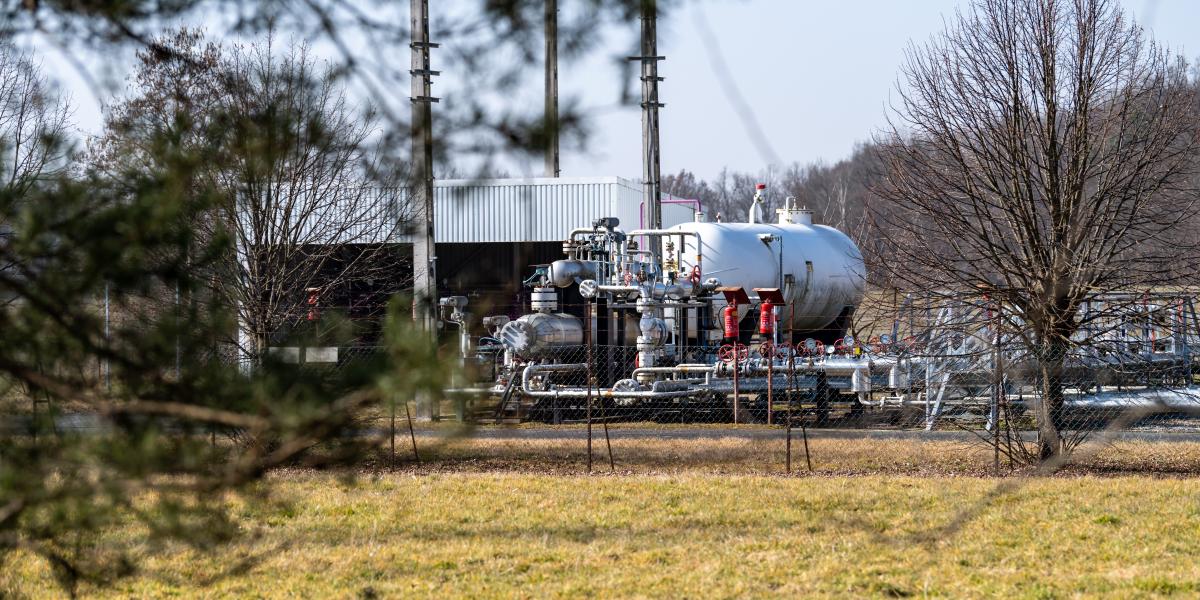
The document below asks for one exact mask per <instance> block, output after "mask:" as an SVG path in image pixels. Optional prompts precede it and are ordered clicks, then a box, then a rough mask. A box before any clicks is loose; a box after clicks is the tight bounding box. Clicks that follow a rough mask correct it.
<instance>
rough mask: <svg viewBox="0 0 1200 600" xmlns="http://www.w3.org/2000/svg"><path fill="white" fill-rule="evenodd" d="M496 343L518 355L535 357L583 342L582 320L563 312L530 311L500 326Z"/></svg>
mask: <svg viewBox="0 0 1200 600" xmlns="http://www.w3.org/2000/svg"><path fill="white" fill-rule="evenodd" d="M498 337H499V338H500V343H501V344H504V347H505V348H507V349H508V350H511V351H512V352H514V353H516V354H517V355H518V356H523V357H526V358H536V357H541V356H545V355H547V354H549V353H550V352H551V351H552V350H554V349H555V348H561V347H564V346H579V345H582V344H583V322H582V321H580V320H579V317H575V316H573V315H568V314H564V313H534V314H530V315H525V316H523V317H521V318H519V319H517V320H515V321H510V322H508V323H506V324H505V325H504V327H502V328H501V329H500V334H499V336H498Z"/></svg>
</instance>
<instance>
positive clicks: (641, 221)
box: [638, 199, 703, 229]
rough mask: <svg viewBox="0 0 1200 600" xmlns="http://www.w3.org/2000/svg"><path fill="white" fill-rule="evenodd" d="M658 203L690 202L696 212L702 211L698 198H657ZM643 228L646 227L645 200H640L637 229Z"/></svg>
mask: <svg viewBox="0 0 1200 600" xmlns="http://www.w3.org/2000/svg"><path fill="white" fill-rule="evenodd" d="M658 203H659V204H691V205H693V206H695V207H696V212H701V211H703V209H702V208H701V207H700V200H699V199H691V200H684V199H679V200H659V201H658ZM645 228H646V201H645V200H642V202H641V203H640V204H638V229H645Z"/></svg>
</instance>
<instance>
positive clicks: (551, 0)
mask: <svg viewBox="0 0 1200 600" xmlns="http://www.w3.org/2000/svg"><path fill="white" fill-rule="evenodd" d="M545 121H546V177H558V174H559V173H560V172H561V171H560V169H559V166H558V0H546V116H545Z"/></svg>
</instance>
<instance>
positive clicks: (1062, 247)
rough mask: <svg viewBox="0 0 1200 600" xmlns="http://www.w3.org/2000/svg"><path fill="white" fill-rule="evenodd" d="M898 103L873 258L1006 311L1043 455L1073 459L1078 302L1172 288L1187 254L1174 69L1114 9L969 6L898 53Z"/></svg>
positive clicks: (1084, 0) (892, 272)
mask: <svg viewBox="0 0 1200 600" xmlns="http://www.w3.org/2000/svg"><path fill="white" fill-rule="evenodd" d="M898 96H899V100H898V104H897V106H896V107H895V110H894V118H893V120H892V123H891V127H890V130H889V131H888V132H887V134H886V135H885V136H883V139H882V140H880V144H881V146H882V147H881V152H882V156H883V159H884V161H885V166H886V178H885V179H884V180H883V181H882V182H881V184H880V185H879V187H878V189H877V190H876V191H877V193H878V194H879V195H880V196H881V198H882V200H881V201H876V202H872V203H871V205H870V216H871V218H872V219H873V220H874V221H875V223H876V227H875V228H874V230H875V231H876V235H878V236H880V237H881V238H882V239H883V242H884V243H882V244H881V245H880V246H879V247H878V250H877V251H878V252H880V253H882V255H881V256H880V257H879V260H877V261H875V262H876V263H877V264H880V265H885V266H886V269H887V271H888V275H889V276H890V277H891V279H892V280H893V281H895V282H897V283H899V284H901V285H905V286H907V287H912V288H919V289H924V290H928V291H929V292H930V293H931V294H934V295H942V296H949V295H962V294H971V293H975V294H978V292H979V291H980V290H983V292H984V293H986V294H988V295H989V296H990V300H991V302H994V303H998V304H1000V305H1003V306H1005V317H1006V320H1007V321H1008V323H1007V326H1006V328H1008V329H1011V330H1013V331H1015V332H1017V335H1019V336H1020V339H1021V341H1022V343H1023V346H1024V347H1025V348H1026V349H1027V350H1028V352H1029V354H1030V356H1031V357H1032V358H1033V360H1034V361H1035V363H1036V365H1037V368H1038V370H1039V371H1040V382H1041V383H1040V385H1041V394H1040V396H1041V402H1039V403H1038V405H1039V406H1038V410H1037V414H1036V416H1037V421H1038V433H1039V448H1040V450H1039V453H1040V456H1041V457H1042V459H1046V458H1049V457H1050V456H1052V455H1055V454H1058V453H1060V452H1062V451H1064V450H1066V449H1067V448H1066V447H1065V446H1066V444H1064V441H1063V437H1062V433H1063V430H1064V425H1065V421H1064V398H1063V387H1062V382H1061V376H1062V372H1063V365H1064V360H1065V357H1066V356H1067V355H1068V352H1069V351H1070V350H1071V348H1072V346H1073V345H1074V344H1078V343H1079V339H1078V337H1077V335H1076V334H1078V333H1080V332H1081V328H1082V326H1083V325H1084V324H1085V323H1083V322H1082V317H1081V315H1080V308H1081V306H1083V304H1084V303H1085V302H1087V301H1088V300H1090V299H1094V298H1097V297H1098V296H1101V295H1104V294H1107V293H1110V292H1115V291H1119V290H1126V291H1128V290H1140V289H1147V288H1149V287H1152V286H1156V285H1162V284H1167V283H1170V282H1172V281H1174V280H1176V278H1178V277H1179V276H1180V274H1179V271H1178V270H1177V269H1172V268H1170V267H1172V266H1173V265H1172V263H1178V262H1179V261H1180V258H1181V257H1183V256H1185V252H1187V251H1188V250H1190V249H1191V243H1190V242H1188V241H1185V240H1184V239H1182V236H1180V235H1179V234H1180V233H1181V232H1182V231H1183V227H1182V224H1183V223H1184V221H1185V220H1187V219H1189V218H1190V217H1191V214H1192V213H1193V212H1194V211H1192V210H1191V209H1190V199H1189V198H1188V197H1187V196H1186V195H1184V194H1182V193H1181V192H1182V191H1183V190H1182V188H1183V187H1184V186H1186V185H1187V183H1188V181H1189V174H1190V171H1191V169H1192V167H1193V161H1194V159H1195V154H1196V135H1195V134H1196V131H1195V125H1194V123H1195V113H1194V112H1193V106H1194V104H1193V102H1194V99H1193V90H1192V88H1191V86H1189V85H1188V82H1187V81H1186V69H1185V67H1184V65H1183V63H1182V61H1180V60H1178V59H1176V58H1174V57H1172V56H1171V55H1170V53H1168V52H1167V51H1165V50H1163V49H1162V48H1160V47H1158V46H1156V45H1155V44H1154V43H1153V42H1151V41H1148V40H1147V39H1146V37H1145V35H1144V33H1143V31H1142V30H1141V28H1139V27H1138V26H1137V25H1135V24H1132V23H1130V22H1129V21H1128V20H1127V19H1126V17H1125V15H1124V13H1123V12H1122V10H1121V8H1120V6H1119V5H1118V4H1117V3H1116V2H1114V1H1112V0H976V1H974V2H973V3H972V4H971V6H970V7H969V8H968V9H966V10H965V11H964V12H960V13H958V14H957V15H956V16H955V18H954V19H952V20H951V21H950V24H949V25H948V28H947V30H946V31H945V32H943V33H941V34H940V35H938V36H936V37H935V38H934V39H932V40H931V41H929V42H928V43H926V44H924V45H922V46H914V47H912V48H910V50H909V51H908V52H907V55H906V61H905V63H904V66H903V70H902V76H901V85H900V86H899V87H898ZM1114 308H1115V307H1114Z"/></svg>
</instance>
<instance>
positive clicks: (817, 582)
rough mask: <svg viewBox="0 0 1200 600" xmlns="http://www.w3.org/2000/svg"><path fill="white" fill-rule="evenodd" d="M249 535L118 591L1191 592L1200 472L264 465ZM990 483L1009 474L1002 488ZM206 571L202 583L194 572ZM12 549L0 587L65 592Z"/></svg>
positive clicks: (156, 554)
mask: <svg viewBox="0 0 1200 600" xmlns="http://www.w3.org/2000/svg"><path fill="white" fill-rule="evenodd" d="M273 478H274V480H275V482H276V483H277V484H278V496H279V498H280V499H281V500H286V502H283V503H280V504H273V505H270V506H269V507H268V506H265V505H261V506H259V505H256V506H254V507H251V506H249V505H244V504H240V503H235V504H234V513H235V515H236V517H237V519H238V520H239V522H240V523H241V525H242V527H243V528H244V529H245V536H243V540H242V541H240V542H238V543H236V544H235V545H234V546H232V547H228V548H225V549H224V550H222V551H221V552H219V553H216V554H205V553H198V552H194V551H192V550H189V549H185V548H178V547H174V548H167V549H165V550H154V551H151V550H150V549H148V548H142V547H140V546H138V545H137V542H135V541H134V540H133V536H134V532H135V530H134V529H132V528H131V529H130V530H126V531H121V532H112V533H110V534H108V535H106V536H105V539H104V543H110V544H133V547H134V548H136V549H138V550H137V552H138V553H139V554H140V560H141V562H142V567H143V572H142V574H141V575H139V576H137V577H135V578H133V579H130V580H124V581H122V582H121V583H119V584H117V586H116V587H114V588H111V589H107V590H95V589H85V590H84V591H85V592H86V593H88V594H96V595H101V596H118V597H153V596H166V595H188V596H191V595H204V596H213V597H246V596H265V597H322V596H332V597H355V596H365V597H374V596H378V597H439V598H440V597H450V596H468V597H514V596H516V597H563V596H581V595H590V596H598V597H612V596H620V597H647V596H656V597H701V596H703V597H744V596H766V595H787V596H792V597H797V596H809V595H825V596H863V595H866V596H878V597H902V596H925V595H930V596H942V597H963V596H999V595H1003V596H1014V597H1029V598H1049V597H1072V596H1080V595H1088V596H1091V595H1112V596H1120V597H1127V596H1153V595H1161V594H1179V595H1181V596H1192V595H1195V594H1196V593H1198V592H1200V564H1198V563H1197V561H1196V560H1195V559H1194V557H1195V556H1196V555H1197V553H1200V481H1198V480H1190V479H1174V478H1150V477H1113V478H1103V477H1094V476H1079V477H1054V478H1038V479H1023V478H1006V479H990V478H985V477H937V476H927V477H910V476H897V475H865V476H816V477H791V478H789V477H778V476H762V475H720V474H712V473H700V472H696V473H682V474H675V475H638V476H611V475H604V476H579V475H544V474H528V473H516V472H504V473H441V474H425V475H415V474H388V475H381V476H375V477H372V476H362V477H360V478H358V480H357V482H356V483H355V484H354V485H348V484H347V483H346V482H345V481H343V480H341V479H339V478H337V477H334V476H331V475H327V474H314V473H309V472H291V473H279V474H276V475H273ZM998 490H999V491H998ZM201 584H203V587H199V588H197V587H193V586H197V585H201ZM58 594H59V592H58V590H56V589H55V588H54V587H53V584H52V582H51V580H50V579H49V573H48V570H47V569H46V568H45V566H44V565H43V564H42V563H40V562H39V561H37V560H35V559H33V558H31V557H29V556H22V555H17V556H15V557H13V558H12V559H11V560H9V561H8V562H7V563H6V564H3V565H0V597H2V596H6V595H12V596H16V597H19V596H23V595H28V596H33V597H39V596H47V597H52V596H57V595H58Z"/></svg>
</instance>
